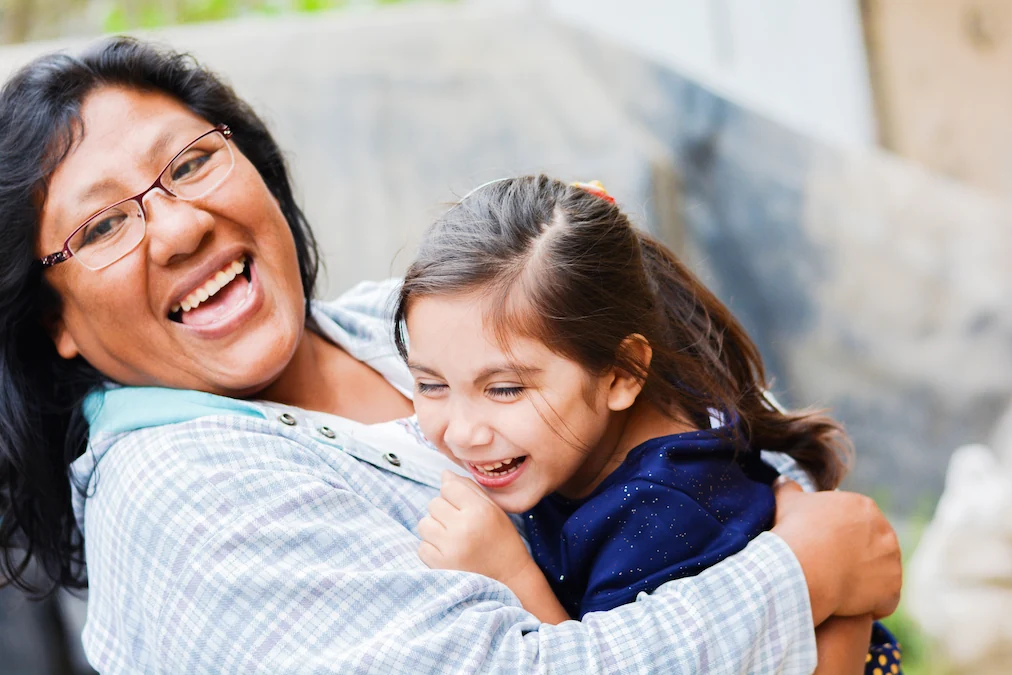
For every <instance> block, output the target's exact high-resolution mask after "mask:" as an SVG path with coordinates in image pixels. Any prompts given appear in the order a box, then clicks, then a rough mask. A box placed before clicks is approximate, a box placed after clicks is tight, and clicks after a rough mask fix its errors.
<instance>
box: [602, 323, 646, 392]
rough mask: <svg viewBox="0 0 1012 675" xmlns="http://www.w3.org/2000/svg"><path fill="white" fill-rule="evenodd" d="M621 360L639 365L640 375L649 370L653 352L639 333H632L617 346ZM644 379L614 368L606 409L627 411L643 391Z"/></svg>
mask: <svg viewBox="0 0 1012 675" xmlns="http://www.w3.org/2000/svg"><path fill="white" fill-rule="evenodd" d="M618 351H619V354H620V355H621V356H622V360H623V361H625V362H627V363H635V364H638V365H639V370H640V372H641V373H645V372H646V371H647V369H648V368H650V359H651V358H652V357H653V354H654V350H653V349H651V348H650V343H649V342H647V339H646V338H645V337H643V336H642V335H640V334H639V333H633V334H632V335H630V336H628V337H627V338H626V339H624V340H622V344H620V345H619V346H618ZM643 384H644V379H643V378H642V377H640V376H638V375H637V374H635V373H630V372H629V371H627V370H624V369H622V368H618V367H616V368H615V369H614V370H613V377H612V381H611V386H609V388H608V409H609V410H613V411H615V412H618V411H620V410H628V409H629V408H630V407H632V404H633V403H635V402H636V397H637V396H639V395H640V392H641V391H643Z"/></svg>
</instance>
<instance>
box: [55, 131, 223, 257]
mask: <svg viewBox="0 0 1012 675" xmlns="http://www.w3.org/2000/svg"><path fill="white" fill-rule="evenodd" d="M211 134H221V135H222V137H224V139H225V145H226V146H228V142H229V141H230V140H232V129H230V128H229V126H228V125H227V124H219V125H217V126H215V127H214V128H213V129H211V130H210V131H205V132H204V133H202V134H201V135H199V136H197V137H196V138H194V139H193V140H192V141H190V142H189V143H187V144H186V145H185V146H184V147H183V149H182V150H180V151H179V152H177V153H176V154H175V156H174V157H173V158H172V159H170V160H169V161H168V162H166V164H165V166H163V167H162V170H161V171H159V172H158V177H157V178H155V182H154V183H152V184H151V186H150V187H149V188H148V189H146V190H143V191H141V192H139V193H137V194H135V195H134V196H133V197H127V198H126V199H121V200H120V201H118V202H116V203H115V204H110V205H109V206H106V207H103V208H101V209H99V210H98V211H95V213H93V214H91V215H90V216H88V217H87V218H85V219H84V221H83V222H82V223H81V224H80V225H78V226H77V227H75V228H74V231H73V232H71V233H70V236H69V237H67V238H66V240H64V242H63V249H62V250H60V251H57V252H56V253H50V254H49V255H47V256H43V257H41V258H39V259H38V262H39V263H40V264H41V265H42V267H43V268H47V267H52V266H53V265H59V264H60V263H62V262H67V261H68V260H70V259H71V258H73V257H74V252H73V251H71V250H70V240H71V239H73V238H74V235H76V234H77V233H78V232H80V231H81V230H82V229H84V227H85V225H87V224H88V223H90V222H91V220H92V219H93V218H94V217H95V216H97V215H99V214H100V213H104V212H105V211H108V210H109V209H114V208H116V207H117V206H120V205H122V204H126V203H127V202H137V204H138V206H140V208H141V216H142V217H143V218H144V234H143V235H141V238H140V239H139V240H138V241H137V244H140V243H141V242H142V241H144V237H145V236H146V235H147V226H148V214H147V212H146V211H145V209H144V197H146V196H147V194H148V193H149V192H151V191H152V190H155V189H160V190H162V192H164V193H165V194H167V195H172V197H173V198H175V199H180V200H182V201H184V202H192V201H194V200H197V199H200V198H201V197H204V196H206V195H207V194H209V193H210V192H211V191H212V190H215V189H217V188H218V187H220V186H221V184H222V183H224V182H225V179H226V178H228V177H229V176H230V175H231V173H232V169H234V168H235V154H234V153H232V148H231V147H229V149H228V151H229V153H230V154H232V167H231V168H230V169H229V170H228V173H226V174H225V175H224V176H222V178H221V180H220V181H219V182H218V183H217V184H215V185H213V186H212V187H210V188H209V189H208V190H207V192H204V193H203V194H201V195H199V196H197V197H191V198H189V199H184V198H183V197H179V196H178V195H176V194H175V193H173V192H172V191H171V190H169V189H168V188H167V187H165V186H164V185H163V184H162V175H163V174H164V173H165V170H166V169H168V168H169V167H170V166H172V163H173V162H175V161H176V160H177V159H179V158H180V157H181V156H182V155H183V153H185V152H186V151H187V150H189V149H190V146H192V145H193V144H194V143H196V142H197V141H199V140H201V139H204V138H207V137H208V136H210V135H211ZM137 244H134V245H133V247H131V248H130V250H129V251H126V252H125V253H124V254H123V255H121V256H120V257H118V258H116V259H115V260H110V261H109V262H107V263H105V264H104V265H102V266H101V267H88V266H87V265H85V264H84V263H81V265H83V266H84V267H87V268H88V269H90V270H92V271H98V270H100V269H103V268H105V267H108V266H109V265H112V264H113V263H115V262H118V261H120V260H122V259H123V258H124V257H126V256H127V255H128V254H129V253H130V251H132V250H134V248H137ZM78 262H80V260H79V261H78Z"/></svg>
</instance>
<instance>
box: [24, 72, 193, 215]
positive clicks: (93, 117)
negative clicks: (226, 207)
mask: <svg viewBox="0 0 1012 675" xmlns="http://www.w3.org/2000/svg"><path fill="white" fill-rule="evenodd" d="M208 126H209V123H208V122H207V121H205V120H203V119H201V118H200V117H199V116H198V115H196V114H195V113H193V112H192V111H191V110H189V109H188V108H187V107H186V106H184V105H183V104H182V103H180V102H179V101H178V100H176V99H174V98H172V97H171V96H168V95H166V94H163V93H161V92H151V91H141V90H137V89H127V88H121V87H115V88H114V87H104V88H101V89H98V90H96V91H94V92H92V93H91V94H89V95H88V96H87V97H86V98H85V99H84V101H83V103H82V105H81V111H80V126H79V127H78V128H77V129H76V130H75V132H76V133H75V134H74V142H73V144H72V146H71V148H70V150H69V152H68V153H67V155H66V156H65V157H64V159H63V161H61V162H60V164H59V166H57V168H56V170H55V171H54V172H53V175H52V176H51V178H50V181H49V188H48V195H47V199H46V205H45V208H44V210H43V214H42V215H43V225H44V226H45V224H46V222H47V221H49V220H55V221H63V220H64V219H65V218H71V219H72V218H75V217H78V216H79V215H80V213H81V212H82V211H87V210H88V208H90V207H91V206H96V205H97V206H96V208H101V207H102V205H103V203H104V202H108V201H115V200H118V199H122V198H124V197H128V196H129V194H132V192H130V191H131V190H142V189H144V188H145V187H146V186H147V184H148V183H150V182H151V181H153V180H154V179H155V176H154V175H151V174H152V171H158V170H159V169H160V168H161V167H162V166H163V165H164V164H165V162H166V161H167V160H168V159H171V157H172V155H173V154H175V153H176V152H178V151H179V150H180V149H181V144H185V143H187V142H188V141H190V140H192V137H194V136H196V135H197V134H199V133H200V132H202V131H206V130H207V128H208ZM177 145H179V146H180V147H176V146H177ZM89 213H90V212H89ZM85 215H87V214H85ZM60 224H61V225H62V226H63V227H68V225H67V223H63V222H61V223H60ZM69 227H73V225H69ZM61 229H62V228H61Z"/></svg>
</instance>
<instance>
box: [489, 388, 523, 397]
mask: <svg viewBox="0 0 1012 675" xmlns="http://www.w3.org/2000/svg"><path fill="white" fill-rule="evenodd" d="M523 391H524V388H523V387H492V388H491V389H489V390H488V395H489V396H492V397H493V398H516V397H517V396H520V394H521V393H523Z"/></svg>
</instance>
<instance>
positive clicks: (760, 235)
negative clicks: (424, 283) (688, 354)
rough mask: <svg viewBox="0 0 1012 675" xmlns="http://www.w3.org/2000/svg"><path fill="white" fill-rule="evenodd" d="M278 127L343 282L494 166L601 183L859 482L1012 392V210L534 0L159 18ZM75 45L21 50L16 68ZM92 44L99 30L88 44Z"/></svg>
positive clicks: (982, 427)
mask: <svg viewBox="0 0 1012 675" xmlns="http://www.w3.org/2000/svg"><path fill="white" fill-rule="evenodd" d="M156 37H157V39H159V40H162V41H166V42H169V43H171V44H173V45H176V46H178V47H181V48H185V49H189V50H192V51H193V52H194V53H195V54H196V55H197V56H198V57H199V58H201V59H202V60H204V61H205V62H207V63H208V64H210V65H211V66H213V67H215V68H217V69H219V70H220V71H221V72H223V73H224V74H225V75H226V76H227V77H228V78H229V79H230V80H231V81H232V82H233V83H234V84H235V86H236V88H237V89H238V90H239V91H240V93H241V94H243V95H244V96H246V97H247V98H249V99H250V100H251V101H252V102H253V103H254V104H255V106H256V107H257V109H258V110H260V111H261V112H262V113H263V114H264V116H265V117H266V118H267V119H268V120H269V121H270V124H271V127H272V128H273V129H274V130H275V131H276V133H277V136H278V138H279V140H280V142H281V143H282V145H283V147H285V148H286V149H287V150H288V153H289V154H288V157H289V161H290V163H291V165H292V168H293V171H294V174H295V176H296V179H297V184H298V190H297V191H298V193H299V194H300V195H301V196H302V198H303V201H304V203H305V205H306V210H307V213H308V215H309V217H310V219H311V221H312V222H313V223H314V225H315V227H316V230H317V232H318V234H319V237H320V240H321V243H322V246H323V250H324V252H325V254H326V260H327V268H328V270H327V277H326V285H325V292H324V294H326V295H333V294H335V293H337V292H339V291H340V290H342V289H344V288H347V287H348V286H350V285H351V284H352V283H354V282H355V281H356V280H359V279H362V278H369V277H382V276H387V275H390V274H396V273H399V272H401V271H402V270H403V269H404V267H405V265H406V264H407V262H408V261H409V260H410V256H411V252H412V249H413V245H414V242H415V241H417V238H418V235H419V234H420V232H421V231H422V229H423V228H424V226H425V225H426V224H427V222H428V221H429V220H430V219H431V218H432V217H433V216H434V215H435V214H436V213H438V212H439V210H440V208H441V206H440V205H441V204H445V203H446V202H448V201H450V200H452V199H453V198H454V197H455V196H459V195H462V194H464V193H466V192H467V191H468V190H469V189H471V188H472V187H474V186H476V185H478V184H480V183H482V182H485V181H487V180H489V179H492V178H496V177H500V176H505V175H511V174H517V173H523V172H532V171H547V172H549V173H552V174H555V175H559V176H560V177H563V178H566V179H574V180H575V179H585V180H586V179H591V178H598V179H600V180H602V181H603V182H604V183H605V185H606V186H608V188H609V189H610V190H611V191H612V193H613V194H615V195H616V196H617V197H618V199H619V201H620V202H621V203H622V204H623V206H624V207H625V208H626V209H627V211H629V212H630V213H631V215H632V216H633V217H634V219H636V220H637V222H639V223H640V224H641V225H642V226H644V227H647V228H650V229H652V230H654V231H657V232H660V233H661V234H662V235H663V236H664V237H665V238H666V239H667V240H668V241H669V242H670V243H671V244H672V245H673V246H674V247H675V248H676V249H677V250H679V251H680V252H681V253H682V254H683V255H684V256H685V257H686V259H687V260H688V261H689V262H690V263H691V264H692V265H693V266H694V267H695V268H696V269H697V270H699V272H700V273H701V274H702V276H703V277H704V279H705V280H706V281H707V282H708V283H710V284H711V285H712V286H713V287H714V289H715V290H716V291H717V292H718V294H719V295H720V296H721V297H722V298H723V299H724V300H725V301H727V302H728V304H730V306H731V307H732V308H733V309H734V311H735V312H736V314H737V315H738V316H739V317H740V318H741V319H742V321H743V322H744V323H745V325H746V327H747V328H748V329H749V330H750V332H751V333H752V335H753V336H754V337H755V339H756V340H757V342H758V343H759V344H760V347H761V349H762V351H763V353H764V355H765V358H766V359H767V363H768V365H769V369H770V371H771V372H772V374H773V375H774V376H775V377H776V387H775V389H776V390H777V391H778V392H779V393H781V394H783V395H784V398H786V399H787V400H788V401H790V402H791V403H792V404H796V405H808V404H815V405H826V406H830V407H831V408H832V409H833V411H834V412H835V413H836V414H837V415H838V416H839V417H841V418H842V419H843V420H844V421H845V422H846V423H847V425H848V428H849V429H850V430H851V431H852V433H853V435H854V437H855V440H856V442H857V446H858V462H857V467H856V470H855V472H854V476H853V481H852V483H851V485H852V486H854V487H857V488H859V489H863V490H866V491H869V492H871V493H872V494H875V495H876V496H879V497H884V498H885V500H886V502H887V505H888V506H890V507H892V508H894V509H896V510H898V511H900V512H909V511H910V510H911V509H914V508H915V507H917V505H918V504H919V503H920V501H921V500H923V499H928V500H930V499H931V498H932V497H933V496H935V495H937V493H938V491H939V489H940V486H941V477H942V473H943V469H944V465H945V459H946V457H947V455H948V453H949V452H950V451H951V449H952V448H954V447H955V446H956V445H958V444H960V443H965V442H970V441H975V440H984V439H986V436H987V433H988V431H989V428H990V426H991V424H992V423H993V420H994V419H995V418H996V416H997V414H998V411H999V410H1000V409H1001V407H1002V406H1003V404H1004V403H1005V402H1006V401H1007V400H1008V398H1009V396H1010V393H1012V349H1010V347H1012V313H1010V312H1009V311H1008V309H1007V305H1008V301H1009V298H1012V293H1010V290H1012V288H1010V286H1012V272H1010V271H1009V265H1008V264H1007V263H1006V261H1007V260H1009V259H1012V258H1010V254H1012V228H1010V227H1009V220H1010V211H1009V207H1008V205H1007V204H1006V203H1005V202H1002V201H999V200H996V199H992V198H988V197H985V196H983V195H981V194H979V193H975V192H973V191H972V190H970V189H967V188H964V187H962V186H960V185H957V184H954V183H951V182H948V181H946V180H944V179H941V178H939V177H937V176H934V175H931V174H930V173H928V172H925V171H923V170H921V169H918V168H917V167H914V166H912V165H909V164H906V163H903V162H901V161H898V160H896V159H894V158H892V157H889V156H887V155H885V154H881V153H875V152H856V151H849V150H843V149H838V148H831V147H827V146H825V145H822V144H819V143H816V142H813V141H812V140H810V139H808V138H806V137H804V136H802V135H800V134H798V133H795V132H792V131H791V130H789V129H785V128H783V127H781V126H778V125H776V124H774V123H772V122H770V121H768V120H766V119H764V118H762V117H761V116H758V115H756V114H754V113H752V112H750V111H748V110H745V109H742V108H740V107H738V106H735V105H733V104H730V103H728V102H727V101H726V100H724V99H722V98H720V97H719V96H717V95H715V94H713V93H711V92H709V91H707V90H705V89H703V88H701V87H699V86H698V85H696V84H694V83H692V82H691V81H689V80H687V79H685V78H683V77H681V76H679V75H678V74H677V73H674V72H671V71H669V70H667V69H665V68H662V67H660V66H657V65H655V64H652V63H650V62H648V61H644V60H643V59H640V58H638V57H635V56H632V55H630V54H629V53H627V52H624V51H623V50H621V49H619V48H617V47H614V46H612V45H609V44H607V43H605V42H602V41H600V40H598V39H594V38H590V37H588V36H586V35H583V34H581V33H580V32H578V31H575V30H573V29H570V28H567V27H564V26H561V25H558V24H556V23H553V22H551V21H550V20H549V19H548V18H546V17H544V16H542V15H540V14H538V13H536V12H528V11H512V12H511V11H508V10H496V11H491V10H478V9H473V8H468V7H466V6H464V7H450V8H442V7H422V8H408V9H404V10H399V11H388V12H378V13H374V14H367V15H353V16H343V15H325V16H316V17H309V18H305V17H288V18H281V19H276V20H251V21H243V22H238V23H231V24H219V25H208V26H202V27H198V28H190V29H187V30H181V29H174V30H169V31H164V32H161V33H159V34H157V36H156ZM52 46H53V45H29V46H25V47H20V48H14V49H8V50H7V51H2V52H0V76H2V74H3V73H5V72H7V71H9V69H10V68H12V67H13V66H14V65H15V64H17V63H21V62H24V60H26V59H27V58H29V57H30V56H31V55H33V54H35V53H39V52H41V51H46V50H49V49H50V48H52ZM73 46H74V47H77V46H78V45H73Z"/></svg>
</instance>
